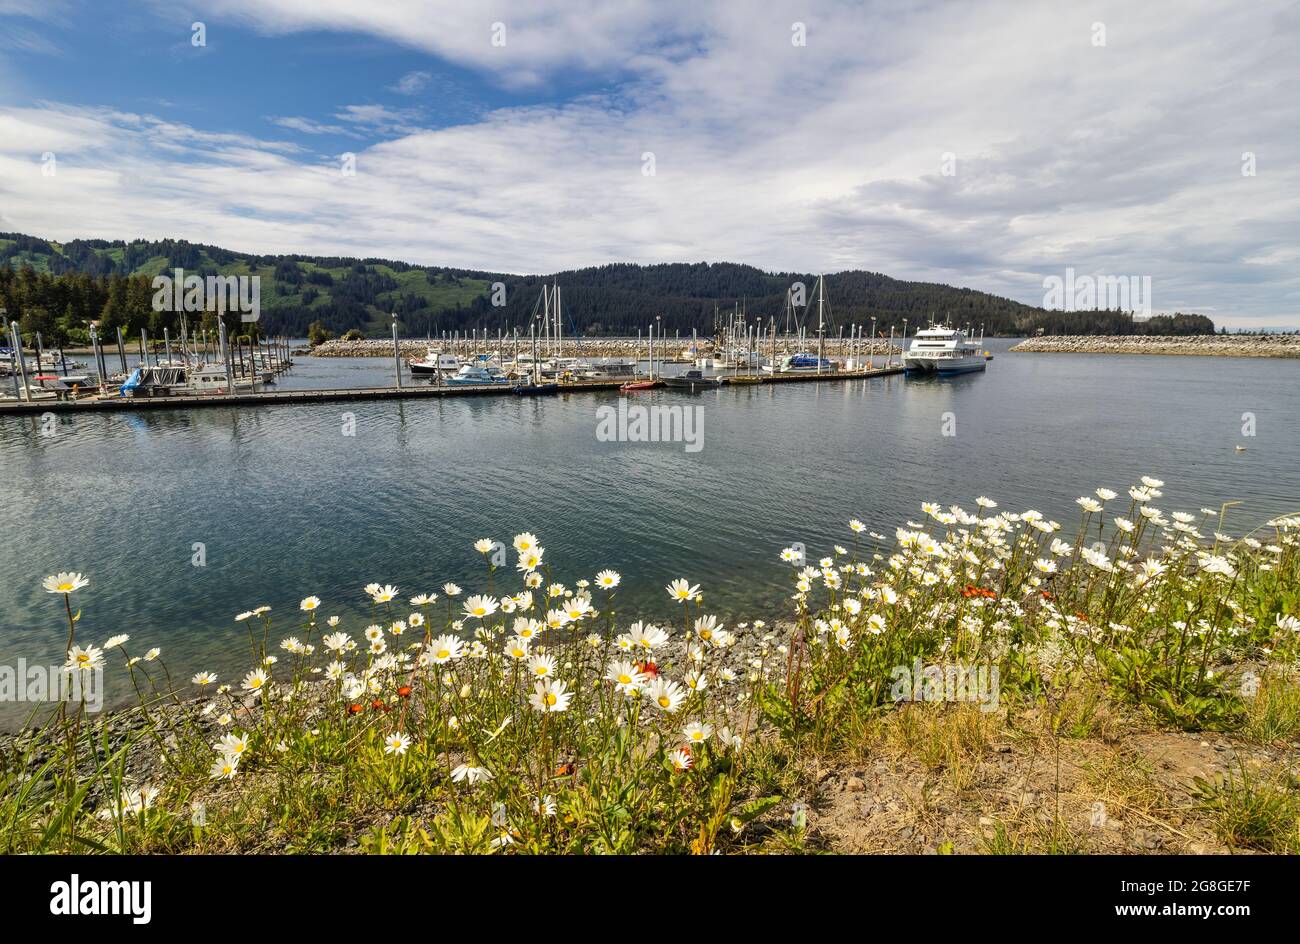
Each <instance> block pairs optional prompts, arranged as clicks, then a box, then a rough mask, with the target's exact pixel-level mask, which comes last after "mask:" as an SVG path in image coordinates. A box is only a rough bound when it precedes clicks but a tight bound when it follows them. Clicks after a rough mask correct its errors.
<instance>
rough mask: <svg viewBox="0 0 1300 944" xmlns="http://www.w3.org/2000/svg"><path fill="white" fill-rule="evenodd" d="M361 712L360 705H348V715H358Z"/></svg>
mask: <svg viewBox="0 0 1300 944" xmlns="http://www.w3.org/2000/svg"><path fill="white" fill-rule="evenodd" d="M362 710H363V709H362V707H361V706H360V705H348V714H350V715H356V714H360V713H361V712H362Z"/></svg>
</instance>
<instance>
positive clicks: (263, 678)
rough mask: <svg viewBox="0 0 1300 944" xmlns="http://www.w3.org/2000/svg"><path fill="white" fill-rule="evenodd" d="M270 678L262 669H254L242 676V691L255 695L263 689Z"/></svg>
mask: <svg viewBox="0 0 1300 944" xmlns="http://www.w3.org/2000/svg"><path fill="white" fill-rule="evenodd" d="M269 679H270V676H269V675H267V674H266V671H265V670H264V669H254V670H253V671H252V672H249V673H248V674H247V675H245V676H244V691H246V692H251V693H254V694H256V693H257V692H259V691H261V690H262V688H263V687H265V685H266V683H267V681H268V680H269Z"/></svg>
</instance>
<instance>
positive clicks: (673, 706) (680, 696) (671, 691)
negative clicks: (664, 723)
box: [645, 678, 686, 715]
mask: <svg viewBox="0 0 1300 944" xmlns="http://www.w3.org/2000/svg"><path fill="white" fill-rule="evenodd" d="M645 694H646V697H647V698H649V699H650V700H651V701H652V702H654V703H655V707H657V708H658V709H659V710H660V711H663V712H666V713H667V714H670V715H671V714H675V713H676V712H677V709H678V708H680V707H681V704H682V702H683V701H685V700H686V690H685V689H683V688H682V687H681V686H680V685H678V684H677V683H676V682H670V681H668V679H665V678H656V679H655V680H654V681H653V682H651V683H650V686H649V687H648V688H646V689H645Z"/></svg>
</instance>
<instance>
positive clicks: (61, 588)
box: [41, 573, 90, 594]
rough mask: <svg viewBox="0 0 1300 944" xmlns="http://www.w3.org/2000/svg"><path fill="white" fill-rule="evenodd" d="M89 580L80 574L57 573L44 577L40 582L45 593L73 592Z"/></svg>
mask: <svg viewBox="0 0 1300 944" xmlns="http://www.w3.org/2000/svg"><path fill="white" fill-rule="evenodd" d="M89 583H90V581H89V580H87V579H86V578H85V577H83V576H82V575H81V574H70V573H59V574H55V575H54V576H52V577H46V578H45V580H43V581H42V582H41V586H43V587H44V588H45V590H46V592H47V593H62V594H69V593H75V592H76V591H78V590H80V589H81V588H82V587H84V586H86V585H87V584H89Z"/></svg>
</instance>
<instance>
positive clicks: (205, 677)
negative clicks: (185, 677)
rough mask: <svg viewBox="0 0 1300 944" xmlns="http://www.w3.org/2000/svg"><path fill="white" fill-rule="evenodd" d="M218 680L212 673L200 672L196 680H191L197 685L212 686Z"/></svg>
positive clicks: (195, 677)
mask: <svg viewBox="0 0 1300 944" xmlns="http://www.w3.org/2000/svg"><path fill="white" fill-rule="evenodd" d="M216 680H217V676H216V675H215V674H214V673H212V672H199V673H198V674H197V675H195V676H194V678H192V679H190V681H191V682H193V683H194V684H195V685H211V684H212V683H213V682H215V681H216Z"/></svg>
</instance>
